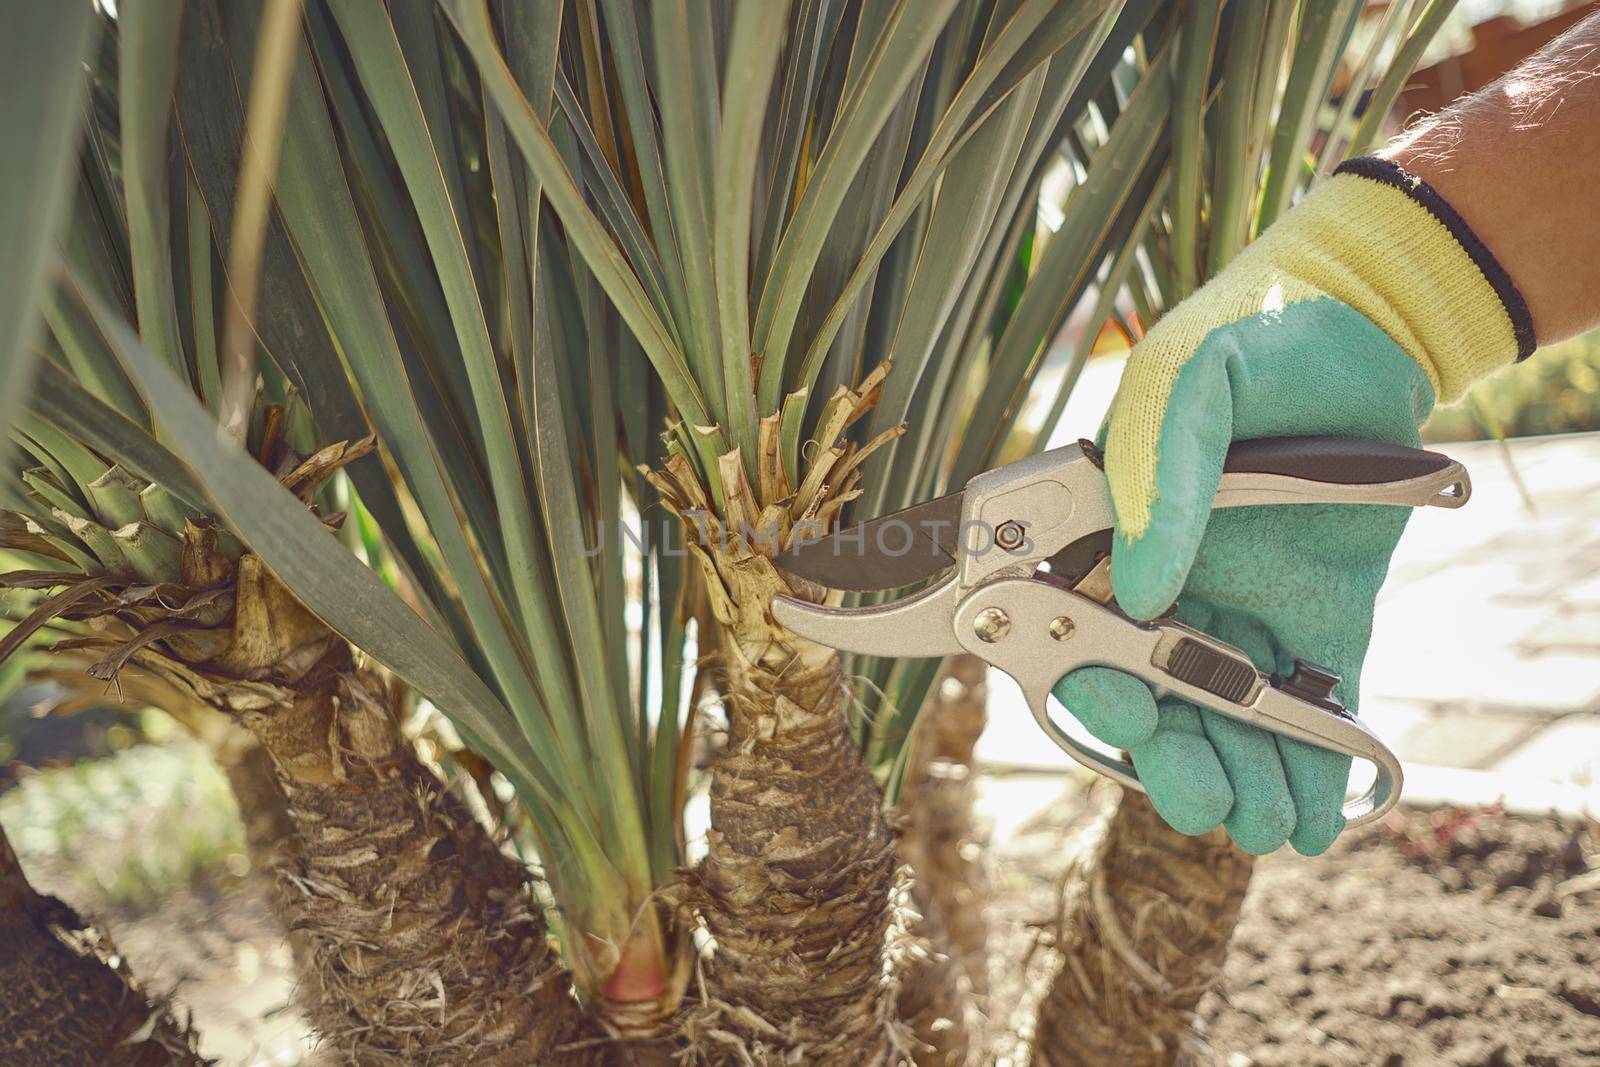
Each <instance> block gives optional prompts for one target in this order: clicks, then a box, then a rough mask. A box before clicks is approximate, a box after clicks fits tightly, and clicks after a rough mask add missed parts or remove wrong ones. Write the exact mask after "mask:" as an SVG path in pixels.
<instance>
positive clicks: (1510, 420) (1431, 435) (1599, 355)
mask: <svg viewBox="0 0 1600 1067" xmlns="http://www.w3.org/2000/svg"><path fill="white" fill-rule="evenodd" d="M1588 430H1600V330H1597V331H1594V332H1593V333H1587V334H1584V335H1583V336H1581V337H1574V338H1573V339H1572V340H1570V341H1564V342H1562V343H1561V344H1557V345H1551V346H1550V347H1548V348H1541V349H1540V350H1539V351H1537V352H1535V353H1534V354H1533V355H1532V356H1530V357H1529V358H1528V359H1527V360H1526V361H1525V362H1523V363H1520V364H1518V365H1517V366H1515V367H1511V368H1509V369H1508V370H1505V371H1502V372H1501V373H1499V374H1497V375H1495V376H1494V377H1492V378H1490V379H1488V380H1487V381H1485V382H1482V383H1480V384H1479V385H1478V387H1477V388H1476V389H1474V390H1472V392H1470V393H1468V394H1467V396H1466V398H1465V399H1464V400H1462V402H1461V403H1459V404H1453V405H1451V406H1450V407H1442V408H1439V409H1438V410H1437V411H1435V412H1434V413H1433V418H1431V419H1429V420H1428V424H1427V425H1426V426H1424V427H1423V429H1422V436H1423V439H1424V440H1426V441H1432V442H1441V441H1476V440H1481V439H1485V438H1499V437H1534V436H1538V435H1540V434H1551V433H1582V432H1585V431H1588Z"/></svg>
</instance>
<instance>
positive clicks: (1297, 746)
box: [1277, 737, 1350, 856]
mask: <svg viewBox="0 0 1600 1067" xmlns="http://www.w3.org/2000/svg"><path fill="white" fill-rule="evenodd" d="M1277 740H1278V750H1279V752H1280V753H1282V757H1283V772H1284V775H1285V776H1286V777H1287V778H1288V781H1289V793H1290V795H1291V796H1292V797H1293V798H1294V810H1295V826H1294V833H1292V834H1290V835H1289V844H1291V845H1293V846H1294V850H1295V851H1296V852H1298V853H1300V854H1301V855H1302V856H1318V855H1321V854H1322V853H1324V852H1326V851H1327V850H1328V846H1329V845H1332V844H1333V841H1334V839H1335V838H1336V837H1338V836H1339V832H1340V831H1341V830H1343V829H1344V815H1343V814H1341V812H1340V809H1341V808H1342V807H1343V806H1344V794H1345V790H1346V787H1347V786H1348V785H1349V782H1350V757H1349V756H1344V755H1340V754H1339V753H1337V752H1329V751H1328V750H1327V749H1325V748H1318V747H1317V746H1316V745H1309V744H1306V743H1305V742H1304V741H1299V740H1296V739H1295V738H1292V737H1279V738H1278V739H1277Z"/></svg>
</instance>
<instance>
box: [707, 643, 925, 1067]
mask: <svg viewBox="0 0 1600 1067" xmlns="http://www.w3.org/2000/svg"><path fill="white" fill-rule="evenodd" d="M742 636H746V635H741V634H738V633H730V632H726V631H725V632H724V634H723V640H722V643H721V653H722V656H723V661H724V665H725V667H726V679H727V681H726V686H725V688H724V690H723V694H724V702H725V705H726V708H727V714H728V727H729V737H728V745H727V749H726V750H725V752H724V753H723V754H722V755H721V756H720V757H719V758H718V760H717V762H716V764H715V766H714V767H713V770H712V779H711V830H710V833H709V835H708V837H709V845H710V849H709V852H708V854H707V856H706V858H705V861H704V862H703V863H702V864H701V866H700V869H699V871H698V877H697V879H696V885H697V888H698V893H697V898H698V899H697V901H696V903H697V904H698V907H699V910H700V913H701V914H702V916H703V917H704V919H705V922H706V926H707V927H708V929H709V930H710V932H711V935H712V936H713V937H714V938H715V939H716V943H717V944H716V954H715V958H714V960H713V962H712V965H711V966H710V968H709V969H708V973H707V986H708V991H709V994H710V996H711V997H712V998H713V1000H714V1002H715V1004H714V1018H713V1020H712V1021H710V1022H709V1023H708V1024H707V1025H706V1026H704V1027H703V1028H700V1029H699V1030H698V1032H697V1033H696V1034H695V1036H696V1041H697V1043H701V1047H702V1050H703V1054H705V1055H706V1056H707V1057H708V1058H709V1059H711V1060H713V1061H715V1060H717V1059H718V1058H721V1057H722V1055H723V1053H724V1052H725V1053H726V1058H727V1059H728V1060H729V1061H730V1062H739V1061H740V1059H741V1057H742V1056H746V1055H747V1056H749V1057H750V1058H751V1059H753V1060H754V1061H755V1062H757V1063H768V1062H771V1063H778V1062H805V1063H841V1064H843V1063H850V1064H863V1065H866V1064H873V1063H883V1062H887V1061H888V1060H889V1059H890V1054H891V1052H890V1050H891V1045H892V1044H893V1042H892V1040H891V1038H890V1020H889V1019H888V1004H887V993H888V990H887V987H886V985H885V981H884V968H883V952H884V942H885V937H886V935H887V933H888V930H889V925H890V919H891V908H890V905H891V899H890V898H891V889H892V887H893V883H894V877H895V854H894V835H893V834H892V833H891V832H890V829H889V826H888V823H887V821H886V820H885V818H884V815H883V810H882V794H881V792H880V791H879V789H878V786H877V783H876V782H875V781H874V780H873V778H872V776H871V774H870V773H869V772H868V771H867V769H866V767H865V766H864V765H863V764H862V761H861V757H860V754H859V752H858V751H857V749H856V746H855V744H854V742H853V741H852V739H851V737H850V733H849V730H848V729H847V727H846V723H845V720H844V716H843V709H842V707H841V704H842V699H843V687H842V684H841V678H840V676H839V660H838V657H837V656H836V655H834V654H833V653H832V652H831V651H829V650H825V649H821V648H818V647H817V646H814V645H810V644H809V642H804V641H801V640H800V639H798V638H795V637H793V636H792V635H788V634H784V633H783V632H781V631H772V632H770V633H769V634H768V635H766V636H765V637H764V638H763V639H762V640H761V641H760V642H759V644H757V645H756V647H757V649H758V650H759V651H758V654H757V655H756V656H754V657H752V656H751V655H750V653H749V649H750V647H751V646H750V645H749V644H747V642H746V641H743V640H740V638H741V637H742ZM692 1032H694V1031H692ZM723 1035H726V1036H723ZM719 1042H722V1043H723V1044H724V1047H723V1048H719V1047H718V1043H719ZM791 1057H798V1059H791Z"/></svg>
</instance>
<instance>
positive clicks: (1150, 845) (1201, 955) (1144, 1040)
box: [1033, 793, 1254, 1067]
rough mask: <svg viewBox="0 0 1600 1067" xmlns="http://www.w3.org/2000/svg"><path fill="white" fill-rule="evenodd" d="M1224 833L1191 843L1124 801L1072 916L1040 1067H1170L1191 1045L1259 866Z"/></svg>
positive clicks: (1039, 1036) (1066, 920) (1039, 1042)
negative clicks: (1199, 1007) (1200, 1008)
mask: <svg viewBox="0 0 1600 1067" xmlns="http://www.w3.org/2000/svg"><path fill="white" fill-rule="evenodd" d="M1253 862H1254V861H1253V860H1252V859H1251V857H1250V856H1248V855H1246V854H1245V853H1243V852H1241V851H1239V850H1238V849H1237V848H1235V847H1234V845H1233V843H1232V842H1231V841H1230V840H1229V839H1228V836H1227V834H1226V833H1224V832H1223V831H1222V830H1220V829H1219V830H1213V831H1212V832H1211V833H1208V834H1204V835H1201V836H1199V837H1185V836H1184V835H1183V834H1180V833H1178V832H1177V831H1176V830H1173V829H1172V828H1170V827H1169V826H1167V824H1166V823H1164V822H1162V821H1161V817H1160V816H1159V815H1157V814H1156V811H1155V808H1154V807H1152V806H1151V804H1150V802H1149V800H1147V799H1146V798H1145V797H1144V796H1143V795H1141V794H1138V793H1124V794H1123V796H1122V800H1121V802H1120V803H1119V804H1118V805H1117V810H1116V811H1115V812H1114V813H1113V814H1112V816H1111V818H1110V821H1109V824H1108V825H1107V826H1106V827H1105V835H1104V837H1103V839H1102V840H1101V842H1100V845H1099V847H1098V848H1097V849H1096V851H1095V854H1094V856H1093V857H1092V858H1091V860H1090V862H1089V864H1088V868H1087V869H1086V870H1085V871H1084V872H1083V877H1082V878H1081V879H1080V880H1079V881H1078V883H1077V884H1076V885H1075V886H1074V887H1073V889H1072V895H1071V896H1070V897H1069V899H1068V900H1067V902H1066V904H1065V906H1064V909H1063V916H1062V927H1061V929H1062V934H1061V940H1060V942H1059V945H1058V947H1059V949H1060V952H1061V956H1062V965H1061V969H1060V970H1059V971H1058V972H1057V973H1056V976H1055V979H1054V981H1053V983H1052V985H1051V988H1050V991H1049V993H1048V994H1047V995H1046V997H1045V999H1044V1001H1043V1003H1042V1004H1041V1005H1040V1007H1039V1022H1038V1027H1037V1030H1036V1033H1035V1037H1034V1048H1033V1062H1034V1063H1035V1064H1037V1065H1039V1067H1080V1065H1081V1067H1091V1065H1093V1067H1099V1065H1101V1064H1108V1063H1115V1064H1119V1065H1127V1067H1167V1065H1169V1064H1172V1063H1174V1062H1176V1061H1177V1059H1178V1057H1179V1056H1180V1054H1182V1053H1183V1051H1184V1049H1185V1046H1186V1044H1188V1043H1189V1042H1190V1041H1192V1040H1193V1038H1194V1034H1193V1030H1192V1023H1193V1019H1194V1009H1195V1005H1196V1004H1198V1003H1199V1001H1200V998H1201V996H1202V995H1204V993H1205V992H1206V990H1207V989H1209V988H1210V987H1211V985H1212V984H1213V983H1214V982H1215V980H1216V977H1217V973H1218V970H1219V969H1220V967H1221V965H1222V960H1223V957H1224V956H1225V955H1226V953H1227V948H1228V941H1229V939H1230V938H1231V937H1232V936H1233V928H1234V924H1235V923H1236V922H1237V921H1238V917H1239V907H1240V905H1241V904H1242V903H1243V901H1244V895H1245V890H1246V888H1247V887H1248V886H1249V882H1250V871H1251V869H1252V866H1253Z"/></svg>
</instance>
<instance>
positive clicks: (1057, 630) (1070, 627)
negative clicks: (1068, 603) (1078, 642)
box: [1050, 615, 1078, 641]
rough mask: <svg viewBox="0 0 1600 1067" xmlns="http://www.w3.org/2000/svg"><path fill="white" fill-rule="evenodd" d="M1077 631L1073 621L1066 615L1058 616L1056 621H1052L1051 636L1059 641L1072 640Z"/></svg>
mask: <svg viewBox="0 0 1600 1067" xmlns="http://www.w3.org/2000/svg"><path fill="white" fill-rule="evenodd" d="M1077 629H1078V627H1077V625H1076V624H1074V623H1073V621H1072V619H1071V618H1070V617H1068V616H1066V615H1057V616H1056V617H1055V618H1054V619H1051V620H1050V636H1051V637H1053V638H1055V639H1056V640H1057V641H1070V640H1072V635H1073V633H1075V632H1076V631H1077Z"/></svg>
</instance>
